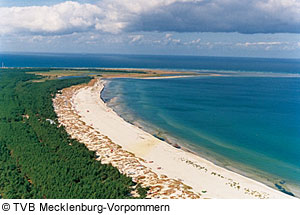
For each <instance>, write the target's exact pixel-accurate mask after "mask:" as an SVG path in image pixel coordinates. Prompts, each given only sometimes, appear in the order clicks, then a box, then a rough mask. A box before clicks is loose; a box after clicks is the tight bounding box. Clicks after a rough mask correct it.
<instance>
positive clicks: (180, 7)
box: [0, 0, 300, 35]
mask: <svg viewBox="0 0 300 215" xmlns="http://www.w3.org/2000/svg"><path fill="white" fill-rule="evenodd" d="M91 31H95V32H96V31H98V32H109V33H120V32H124V31H127V32H139V31H158V32H170V31H174V32H240V33H277V32H283V33H284V32H294V33H300V2H299V1H298V0H226V1H225V0H211V1H207V0H151V1H149V0H102V1H99V2H96V3H94V4H82V3H78V2H72V1H66V2H63V3H60V4H56V5H52V6H27V7H0V34H2V35H3V34H9V33H27V34H28V33H33V34H40V35H43V34H70V33H73V32H91Z"/></svg>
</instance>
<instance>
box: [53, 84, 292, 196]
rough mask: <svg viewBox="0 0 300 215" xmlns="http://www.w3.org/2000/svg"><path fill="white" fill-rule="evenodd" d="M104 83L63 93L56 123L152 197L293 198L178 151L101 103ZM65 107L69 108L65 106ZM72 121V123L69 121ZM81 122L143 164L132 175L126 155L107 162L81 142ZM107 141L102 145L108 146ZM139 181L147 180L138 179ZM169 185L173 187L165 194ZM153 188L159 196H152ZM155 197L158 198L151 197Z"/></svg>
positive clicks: (94, 147)
mask: <svg viewBox="0 0 300 215" xmlns="http://www.w3.org/2000/svg"><path fill="white" fill-rule="evenodd" d="M104 82H105V81H103V80H101V79H97V80H96V79H94V80H93V81H92V82H91V83H90V84H89V85H87V86H79V87H73V89H72V87H71V88H70V89H71V90H69V91H68V90H67V89H64V90H62V94H60V95H57V97H56V98H55V99H54V107H55V111H56V112H57V115H58V120H59V122H60V124H62V125H64V126H65V127H66V130H67V132H68V133H69V134H71V136H72V137H75V138H76V139H78V140H80V142H83V143H85V145H86V146H87V147H88V148H89V149H90V150H94V151H96V154H97V155H99V159H101V162H104V163H105V162H108V163H112V165H113V166H116V167H117V168H118V169H119V171H120V172H122V173H124V174H127V175H128V176H130V177H132V178H133V179H134V180H136V182H138V183H141V185H142V186H146V185H147V184H148V185H149V186H150V191H149V195H148V197H149V198H199V197H200V198H231V199H232V198H237V199H239V198H247V199H248V198H272V199H274V198H279V199H282V198H293V197H291V196H289V195H287V194H284V193H282V192H280V191H277V190H275V189H272V188H270V187H268V186H267V185H265V184H262V183H260V182H257V181H255V180H253V179H250V178H247V177H245V176H242V175H240V174H238V173H235V172H233V171H230V170H227V169H225V168H222V167H220V166H217V165H215V164H213V163H212V162H210V161H208V160H206V159H204V158H202V157H200V156H198V155H195V154H194V153H192V152H187V151H185V150H183V149H178V148H176V147H174V146H172V145H170V144H169V143H167V142H165V141H163V140H160V139H158V138H156V137H154V136H153V135H151V134H149V133H147V132H145V131H143V130H141V129H140V128H138V127H136V126H135V125H133V124H130V123H128V122H126V121H125V120H124V119H123V118H121V117H120V116H119V115H117V114H116V113H115V112H114V111H113V110H112V109H111V108H109V107H108V106H107V105H106V103H104V101H103V100H102V99H101V98H100V95H101V92H102V90H103V89H104ZM64 91H68V92H67V93H64ZM61 95H63V96H61ZM66 95H67V96H66ZM58 99H62V101H58ZM68 101H70V102H68ZM63 103H67V105H65V106H63V105H62V104H63ZM66 106H67V107H66ZM70 111H73V112H74V113H75V114H77V118H76V116H75V118H74V116H73V118H72V117H71V116H70ZM70 118H72V120H71V121H70V120H66V119H70ZM67 121H69V122H67ZM76 121H77V124H76ZM79 121H81V122H82V124H84V125H87V127H89V129H90V130H93V132H95V133H96V134H98V135H99V134H101V135H103V136H104V137H106V139H105V138H104V140H109V141H110V144H115V145H118V146H120V147H121V149H122V150H123V151H124V153H125V152H127V153H133V154H134V155H133V157H134V158H135V159H137V160H138V161H139V162H141V163H140V164H138V165H137V166H135V168H133V167H131V169H130V170H128V169H126V168H125V167H124V165H123V164H124V162H126V160H124V159H123V160H122V158H124V155H122V154H121V155H117V156H116V157H114V158H113V159H111V158H109V157H110V156H111V154H113V151H111V153H109V150H106V151H105V153H98V152H99V151H103V150H102V149H103V147H102V149H101V146H99V147H98V148H97V147H96V146H95V145H97V144H95V143H91V141H90V140H88V139H87V138H86V137H84V138H83V136H86V135H85V134H84V133H82V132H80V131H78V130H79V129H78V128H79V126H78V122H79ZM70 122H71V124H70ZM79 124H80V123H79ZM74 126H75V127H74ZM93 138H94V137H93ZM94 139H95V138H94ZM104 140H102V141H103V142H105V141H104ZM98 142H99V141H98ZM98 145H101V144H98ZM105 156H108V158H107V157H105ZM150 161H151V162H150ZM129 163H130V162H129ZM127 164H128V162H127ZM125 166H126V165H125ZM174 166H176V168H174ZM137 168H141V169H143V171H146V172H147V171H150V173H151V174H152V173H154V174H153V175H156V176H157V178H156V179H153V178H151V177H148V176H147V174H144V173H142V172H141V171H137V170H138V169H137ZM133 173H134V174H133ZM141 173H142V174H141ZM151 174H150V175H151ZM141 176H142V177H143V176H145V178H142V179H140V178H141ZM164 180H165V181H164ZM172 183H173V184H172ZM158 185H159V186H160V187H159V188H157V186H158ZM175 185H176V186H177V187H176V186H175ZM161 186H162V187H163V189H162V188H161ZM166 186H167V187H169V188H168V189H164V188H165V187H166ZM175 187H176V188H175ZM184 187H185V189H184ZM155 188H156V190H160V191H158V192H154V191H153V189H154V190H155ZM153 192H154V193H156V194H154V195H153Z"/></svg>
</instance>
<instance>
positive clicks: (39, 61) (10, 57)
mask: <svg viewBox="0 0 300 215" xmlns="http://www.w3.org/2000/svg"><path fill="white" fill-rule="evenodd" d="M2 62H3V63H4V64H5V66H7V67H113V68H162V69H184V70H185V69H187V70H189V69H194V70H204V69H208V70H234V71H268V72H280V73H282V72H283V73H300V72H299V71H300V59H268V58H232V57H199V56H155V55H111V54H49V53H47V54H45V53H36V54H34V53H31V54H30V53H28V54H7V53H6V54H4V53H0V63H2Z"/></svg>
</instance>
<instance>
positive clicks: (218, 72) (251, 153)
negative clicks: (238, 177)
mask: <svg viewBox="0 0 300 215" xmlns="http://www.w3.org/2000/svg"><path fill="white" fill-rule="evenodd" d="M0 61H2V62H4V64H5V66H7V67H85V68H95V67H97V68H103V67H104V68H112V67H113V68H151V69H172V70H178V71H182V72H185V71H193V72H197V73H199V74H202V75H201V76H198V77H190V78H172V79H126V78H120V79H112V80H109V81H108V82H107V85H106V87H105V89H104V92H103V94H102V99H104V101H105V102H106V103H107V104H108V105H109V106H110V107H111V108H113V109H114V110H115V111H116V112H117V113H118V114H119V115H120V116H121V117H123V118H124V119H125V120H127V121H128V122H130V123H132V124H135V125H137V126H139V127H141V128H142V129H144V130H146V131H147V132H149V133H151V134H153V135H155V136H156V137H158V138H160V139H163V140H165V141H166V142H169V143H170V144H174V143H177V144H179V145H180V147H182V148H184V149H187V150H190V151H192V152H193V153H197V154H199V155H200V156H203V157H205V158H206V159H208V160H210V161H212V162H214V163H215V164H217V165H220V166H222V167H224V168H227V169H230V170H233V171H235V172H238V173H240V174H243V175H245V176H247V177H250V178H253V179H255V180H258V181H261V182H263V183H265V184H266V185H268V186H270V187H273V188H276V189H278V190H280V191H282V192H285V193H287V194H290V195H295V196H298V197H299V196H300V59H271V58H237V57H200V56H153V55H111V54H110V55H105V54H45V53H26V54H24V53H23V54H15V53H5V54H0ZM207 74H215V75H214V76H209V75H207Z"/></svg>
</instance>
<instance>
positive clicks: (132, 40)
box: [129, 34, 144, 43]
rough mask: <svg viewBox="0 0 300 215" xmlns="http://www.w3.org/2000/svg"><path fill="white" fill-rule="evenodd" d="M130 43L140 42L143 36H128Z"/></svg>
mask: <svg viewBox="0 0 300 215" xmlns="http://www.w3.org/2000/svg"><path fill="white" fill-rule="evenodd" d="M129 38H130V43H135V42H138V41H141V40H142V39H143V38H144V35H141V34H138V35H130V36H129Z"/></svg>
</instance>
